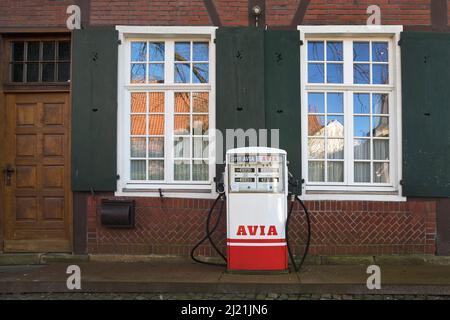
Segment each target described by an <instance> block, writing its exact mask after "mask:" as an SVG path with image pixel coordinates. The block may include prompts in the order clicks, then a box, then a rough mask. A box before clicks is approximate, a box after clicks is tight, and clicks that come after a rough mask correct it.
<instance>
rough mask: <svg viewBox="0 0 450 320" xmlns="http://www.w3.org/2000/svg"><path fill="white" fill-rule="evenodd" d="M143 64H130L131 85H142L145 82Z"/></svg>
mask: <svg viewBox="0 0 450 320" xmlns="http://www.w3.org/2000/svg"><path fill="white" fill-rule="evenodd" d="M145 66H146V65H145V64H142V63H132V64H131V83H144V82H145V73H146V71H145Z"/></svg>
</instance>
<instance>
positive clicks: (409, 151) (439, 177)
mask: <svg viewBox="0 0 450 320" xmlns="http://www.w3.org/2000/svg"><path fill="white" fill-rule="evenodd" d="M401 49H402V96H403V103H402V118H403V120H402V121H403V195H404V196H410V197H448V196H450V123H449V122H450V87H449V84H450V64H449V57H450V33H432V32H403V33H402V40H401Z"/></svg>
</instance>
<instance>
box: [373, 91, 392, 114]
mask: <svg viewBox="0 0 450 320" xmlns="http://www.w3.org/2000/svg"><path fill="white" fill-rule="evenodd" d="M372 112H373V113H375V114H389V95H387V94H378V93H374V94H373V95H372Z"/></svg>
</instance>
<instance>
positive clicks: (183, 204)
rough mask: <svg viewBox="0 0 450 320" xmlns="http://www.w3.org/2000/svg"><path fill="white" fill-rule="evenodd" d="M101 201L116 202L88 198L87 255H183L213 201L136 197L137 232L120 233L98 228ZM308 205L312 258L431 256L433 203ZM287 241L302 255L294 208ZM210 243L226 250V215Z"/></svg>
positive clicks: (300, 221)
mask: <svg viewBox="0 0 450 320" xmlns="http://www.w3.org/2000/svg"><path fill="white" fill-rule="evenodd" d="M103 198H109V199H111V198H114V197H112V196H108V195H101V196H96V197H92V196H91V197H89V199H88V251H89V253H95V254H102V253H103V254H162V255H167V254H169V255H179V256H187V255H189V253H190V250H191V248H192V247H193V246H194V245H195V244H196V243H197V241H198V240H199V239H201V238H202V237H203V236H204V234H205V221H206V215H207V212H208V208H209V207H210V206H211V204H212V200H198V199H169V198H164V200H163V202H161V200H160V199H159V198H135V200H136V227H135V228H134V229H129V230H121V229H108V228H105V227H103V226H101V223H100V216H99V208H100V203H101V199H103ZM121 199H122V198H121ZM306 206H307V207H308V209H309V211H310V216H311V224H312V239H311V247H310V254H312V255H339V254H345V255H358V254H373V255H380V254H434V253H435V240H436V202H435V201H433V200H421V199H410V200H408V201H407V202H371V201H308V202H306ZM218 207H219V206H217V208H218ZM217 212H218V210H217V211H216V214H217ZM212 222H214V219H213V221H212ZM289 236H290V241H291V243H292V244H293V245H292V247H293V250H294V253H295V254H296V255H301V254H302V252H303V249H304V243H305V239H306V223H305V220H304V216H303V212H302V211H301V210H300V209H299V207H298V206H297V204H296V206H295V207H294V214H293V217H292V221H291V226H290V233H289ZM213 238H214V240H215V241H216V243H217V244H218V245H219V247H221V248H222V249H223V250H224V249H225V212H224V214H223V216H222V219H221V222H220V225H219V228H218V230H217V232H216V234H215V235H214V237H213ZM224 252H225V251H224ZM197 254H199V255H205V256H215V255H216V254H215V253H214V252H213V250H212V248H211V246H210V245H203V246H201V247H200V248H199V250H198V251H197Z"/></svg>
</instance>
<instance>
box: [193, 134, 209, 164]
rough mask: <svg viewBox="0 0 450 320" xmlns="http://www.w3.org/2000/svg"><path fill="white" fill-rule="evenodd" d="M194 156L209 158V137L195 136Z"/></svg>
mask: <svg viewBox="0 0 450 320" xmlns="http://www.w3.org/2000/svg"><path fill="white" fill-rule="evenodd" d="M193 144H194V147H193V149H194V158H203V159H208V158H209V154H208V137H202V138H194V139H193Z"/></svg>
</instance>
